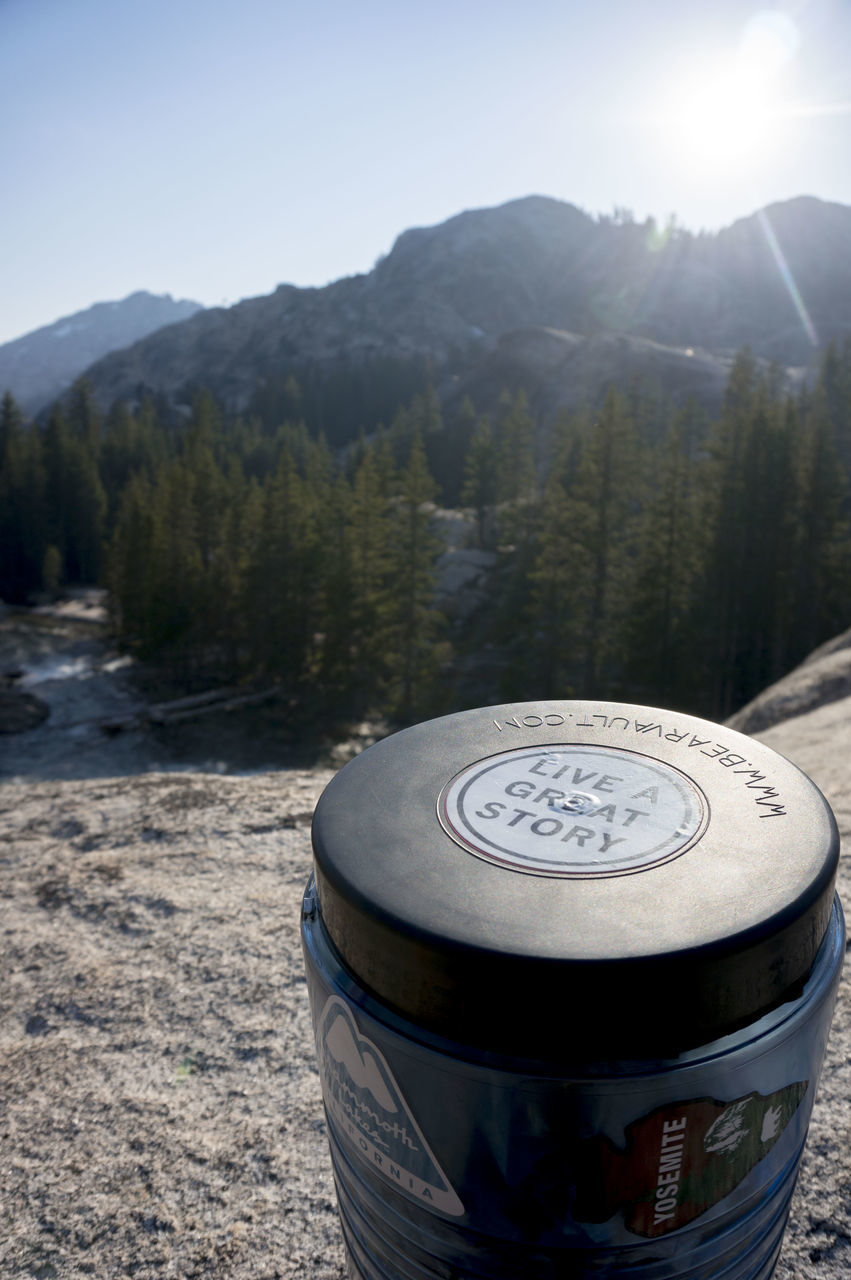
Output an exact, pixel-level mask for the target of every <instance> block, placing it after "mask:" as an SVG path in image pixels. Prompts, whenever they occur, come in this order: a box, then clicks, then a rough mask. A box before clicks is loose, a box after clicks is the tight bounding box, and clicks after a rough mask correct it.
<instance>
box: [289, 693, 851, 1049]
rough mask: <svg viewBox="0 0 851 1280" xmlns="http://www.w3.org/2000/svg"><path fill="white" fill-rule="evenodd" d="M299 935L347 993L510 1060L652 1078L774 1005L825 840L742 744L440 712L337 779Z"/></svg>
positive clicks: (626, 714)
mask: <svg viewBox="0 0 851 1280" xmlns="http://www.w3.org/2000/svg"><path fill="white" fill-rule="evenodd" d="M313 845H314V854H315V860H316V873H317V885H318V892H319V901H320V909H321V914H322V918H323V921H324V924H325V927H326V929H327V931H328V933H329V935H330V938H331V941H332V942H333V944H334V946H335V947H336V949H337V951H338V953H339V955H340V957H341V959H342V960H343V962H344V964H345V965H346V966H347V968H348V969H349V970H350V971H351V972H352V974H353V976H354V977H355V978H356V979H357V980H358V981H359V982H360V983H361V984H362V985H363V986H364V987H365V988H366V990H367V991H368V992H369V993H371V994H372V995H373V996H375V997H377V998H378V999H379V1000H380V1001H382V1002H383V1003H385V1004H386V1005H388V1006H390V1008H391V1009H393V1010H394V1011H396V1012H398V1013H400V1014H402V1015H403V1016H405V1017H406V1018H409V1019H410V1020H411V1021H413V1022H415V1023H417V1024H418V1025H420V1026H422V1027H423V1028H425V1029H426V1030H427V1031H430V1032H433V1033H435V1034H439V1035H443V1036H448V1037H449V1038H451V1039H455V1040H459V1041H462V1042H467V1043H470V1044H474V1045H477V1046H480V1047H484V1048H495V1049H499V1050H501V1051H506V1050H507V1051H511V1052H514V1053H517V1054H518V1055H520V1056H529V1057H538V1056H541V1055H545V1056H550V1055H552V1054H554V1053H558V1054H562V1053H564V1054H567V1055H568V1056H574V1055H575V1054H576V1053H578V1052H583V1051H584V1052H585V1053H592V1054H593V1053H595V1052H599V1053H611V1052H616V1053H618V1055H619V1056H629V1055H630V1054H635V1055H636V1056H638V1055H645V1054H647V1053H650V1054H653V1055H654V1056H669V1055H670V1054H672V1053H676V1052H679V1051H682V1050H684V1049H686V1048H690V1047H693V1046H695V1045H698V1044H701V1043H706V1042H708V1041H711V1040H714V1039H717V1038H719V1037H720V1036H722V1035H725V1034H727V1033H729V1032H732V1031H734V1030H737V1029H738V1028H740V1027H742V1026H743V1025H746V1024H747V1023H749V1022H751V1021H753V1020H754V1019H755V1018H757V1017H759V1016H761V1015H762V1014H764V1013H766V1012H768V1011H769V1010H771V1009H772V1008H774V1007H776V1006H777V1005H779V1004H781V1003H782V1002H784V1001H786V1000H789V999H792V998H795V997H796V996H797V995H798V994H799V993H800V990H801V988H802V986H803V984H804V982H805V981H806V979H807V977H808V976H809V974H810V971H811V969H812V966H813V962H814V959H815V956H816V953H817V951H818V948H819V945H820V943H821V941H822V939H823V937H824V933H825V930H826V928H827V923H828V920H829V916H830V910H831V904H832V898H833V882H834V878H835V873H836V865H837V860H838V852H839V839H838V833H837V829H836V824H835V822H834V819H833V815H832V814H831V812H830V809H829V807H828V805H827V802H826V801H825V799H824V797H823V796H822V795H821V793H820V792H819V791H818V789H817V788H816V787H815V785H814V784H813V783H812V782H811V781H810V780H809V779H808V778H807V777H806V776H805V775H804V774H803V773H802V772H801V771H800V770H799V769H797V768H796V767H795V766H794V765H793V764H791V763H790V762H789V761H788V760H786V759H784V758H783V757H782V756H780V755H778V754H777V753H776V752H774V751H772V750H771V749H770V748H768V747H766V746H764V745H763V744H762V743H759V742H757V741H755V740H753V739H751V738H747V737H744V736H743V735H741V734H738V733H734V732H732V731H730V730H728V729H725V728H723V727H722V726H719V725H715V724H712V723H709V722H707V721H704V720H700V719H697V718H695V717H693V716H685V715H680V714H679V713H674V712H668V711H661V710H657V709H653V708H647V707H640V706H634V705H625V704H619V703H608V702H539V703H523V704H519V705H517V704H512V705H507V706H499V707H490V708H482V709H480V710H476V711H467V712H461V713H459V714H457V715H451V716H446V717H443V718H441V719H438V720H432V721H429V722H427V723H424V724H420V725H417V726H415V727H414V728H411V729H406V730H404V731H403V732H401V733H398V734H395V735H393V736H392V737H390V738H387V739H385V740H384V741H382V742H379V743H377V744H376V745H375V746H374V747H371V748H370V749H369V750H367V751H365V752H364V753H363V754H362V755H361V756H358V757H357V758H356V759H355V760H353V761H352V762H351V763H350V764H348V765H347V766H346V767H345V768H344V769H343V770H341V772H340V773H339V774H338V775H337V776H336V777H335V778H334V779H333V781H332V782H331V783H330V785H329V786H328V787H327V788H326V790H325V792H324V794H323V796H322V798H321V800H320V802H319V805H318V806H317V810H316V814H315V817H314V823H313Z"/></svg>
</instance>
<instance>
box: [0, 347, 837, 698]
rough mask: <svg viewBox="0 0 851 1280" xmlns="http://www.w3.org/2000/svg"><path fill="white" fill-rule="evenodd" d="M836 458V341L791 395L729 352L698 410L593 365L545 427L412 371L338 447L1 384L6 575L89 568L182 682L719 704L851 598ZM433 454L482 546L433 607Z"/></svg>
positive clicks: (405, 694) (122, 617)
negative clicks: (59, 398) (455, 592)
mask: <svg viewBox="0 0 851 1280" xmlns="http://www.w3.org/2000/svg"><path fill="white" fill-rule="evenodd" d="M282 388H283V390H282V392H281V394H282V395H283V396H284V398H285V399H286V401H287V403H288V404H289V405H291V406H296V407H297V405H298V402H299V396H300V391H299V387H298V385H297V384H296V383H295V382H294V381H293V380H292V379H287V380H285V381H284V382H283V383H282ZM264 393H265V394H267V396H268V395H269V394H270V393H269V388H265V389H264ZM258 402H259V393H258ZM660 419H661V420H660ZM332 435H333V433H332ZM849 464H851V344H846V346H845V348H844V349H842V350H837V349H835V348H831V349H829V350H828V352H827V354H826V355H825V357H824V361H823V363H822V367H821V370H820V374H819V377H818V379H817V380H816V383H815V386H814V387H813V388H812V389H810V390H807V391H803V392H801V393H800V394H798V395H790V394H788V393H787V392H786V391H785V390H784V389H783V387H782V384H781V381H780V378H779V376H774V375H773V374H769V375H765V374H764V373H763V372H762V371H761V369H760V367H759V366H757V364H756V362H755V361H754V360H753V358H752V357H751V356H750V354H749V353H748V352H747V351H745V352H743V353H741V354H740V356H739V357H738V359H737V360H736V362H735V364H734V367H733V369H732V372H731V376H730V380H729V385H728V387H727V392H726V396H725V399H724V404H723V408H722V411H721V413H720V415H719V416H718V418H717V419H715V420H712V421H709V420H707V419H706V417H705V415H704V414H703V413H702V412H701V411H700V410H699V409H698V408H697V406H695V405H691V406H687V407H685V408H682V409H680V410H678V411H676V412H674V411H672V410H670V409H665V408H664V407H663V406H660V403H659V400H658V398H656V397H654V398H652V399H650V398H646V397H643V396H642V394H641V393H640V391H638V390H636V389H635V388H632V389H631V390H630V391H629V392H628V393H624V392H622V391H619V390H617V389H615V388H611V389H610V391H609V393H608V395H607V397H606V399H605V402H604V404H603V406H602V408H601V409H600V410H599V411H597V412H595V413H590V412H579V413H573V414H563V415H562V416H561V417H560V418H559V419H558V421H557V422H556V423H555V425H554V426H552V427H547V429H545V424H541V423H538V422H536V421H535V419H534V417H533V415H532V414H531V412H530V410H529V407H528V404H527V402H526V399H525V397H524V396H523V395H522V393H521V394H518V395H516V396H514V397H510V396H508V395H506V396H504V397H503V399H502V401H501V403H500V407H499V410H498V412H497V413H495V414H494V415H493V416H492V418H489V417H487V416H485V415H480V414H477V412H476V410H475V408H474V406H473V405H471V404H470V403H469V401H466V402H465V403H464V404H463V405H462V406H461V407H460V409H459V410H457V411H456V412H455V415H454V417H453V419H452V420H451V421H450V422H448V423H447V422H444V419H443V415H442V413H441V407H440V403H439V401H438V399H437V397H436V395H435V394H434V392H433V391H432V390H431V389H428V388H427V389H426V390H424V391H422V392H418V393H416V394H414V395H413V397H412V398H411V399H410V400H409V401H408V402H407V403H406V404H405V405H404V406H402V407H400V408H399V409H398V411H397V412H396V414H395V416H394V418H393V420H392V422H391V424H390V426H389V428H388V429H387V430H386V431H385V430H379V431H378V432H376V433H374V434H373V435H372V436H370V437H369V438H361V440H360V441H359V442H358V443H357V444H355V445H353V446H349V447H348V448H346V449H345V450H343V451H339V452H336V453H332V451H331V449H330V448H329V446H328V444H327V442H326V439H325V437H324V436H323V435H319V436H318V437H317V436H316V435H315V434H312V433H311V432H309V431H308V429H307V427H306V426H305V425H304V422H303V421H299V420H298V419H297V418H295V417H293V418H288V419H285V420H283V421H282V422H280V423H278V422H277V421H276V419H275V416H274V414H272V413H271V412H269V413H265V414H263V415H261V414H259V413H256V412H255V413H250V414H248V415H246V416H245V417H240V418H236V419H226V418H225V416H224V415H223V413H222V411H221V410H220V408H219V407H218V406H217V404H216V403H215V402H214V400H213V399H212V397H211V396H210V395H209V394H207V393H201V394H200V395H199V396H198V397H197V398H196V400H195V403H194V406H193V409H192V412H191V415H186V416H184V417H181V418H174V417H169V416H167V415H166V414H165V413H163V412H162V411H160V410H158V409H157V407H156V406H155V404H154V403H153V402H144V403H142V404H140V405H138V406H136V407H135V408H132V409H131V408H130V407H128V406H127V405H125V404H117V405H115V406H114V407H113V409H112V411H111V412H110V413H109V414H108V415H106V416H104V415H102V414H101V413H100V412H99V410H98V408H97V406H96V404H95V402H94V400H93V398H92V395H91V392H90V390H89V388H88V386H87V384H86V383H85V382H82V381H81V382H80V383H78V384H76V385H75V387H74V388H73V389H72V391H71V392H70V393H69V395H68V396H67V397H66V399H65V401H64V402H63V403H61V404H58V405H56V406H55V407H54V408H53V410H52V412H51V414H50V416H49V418H48V419H47V421H46V422H45V423H44V424H43V425H37V424H28V423H26V422H25V421H24V420H23V417H22V415H21V413H20V412H19V410H18V408H17V406H16V404H15V402H14V400H13V398H12V397H11V396H10V395H8V394H7V395H6V396H5V397H4V399H3V401H2V406H0V547H2V560H0V596H2V597H3V598H4V599H6V600H8V601H12V602H15V601H25V600H27V599H29V598H31V597H32V595H33V593H37V592H39V591H45V590H46V591H55V590H57V589H59V588H61V586H62V585H63V584H73V583H92V582H101V583H103V584H104V585H106V586H107V587H108V588H109V592H110V595H109V600H110V608H111V614H112V622H113V627H114V630H115V634H116V636H117V638H118V640H119V642H120V643H121V644H122V645H123V646H124V647H125V648H127V649H128V650H130V651H132V652H136V653H138V654H139V655H141V656H144V657H146V658H149V659H154V660H156V661H157V662H158V663H159V664H161V665H162V667H163V668H164V669H166V670H167V671H168V674H169V676H170V677H171V678H172V679H173V680H177V681H178V682H180V683H182V684H184V685H185V686H186V687H187V688H189V687H197V686H199V685H200V684H203V683H210V682H215V681H227V682H233V681H241V680H246V681H247V680H256V679H261V678H262V679H266V680H273V681H279V682H281V683H282V684H283V685H284V686H285V687H286V688H287V689H290V690H292V692H293V693H294V694H297V695H298V696H301V697H303V698H305V699H307V700H308V701H310V700H315V701H316V705H317V706H324V707H328V706H333V707H336V708H338V709H339V710H340V711H341V713H343V714H351V713H363V712H367V711H380V712H385V713H389V714H392V715H394V716H397V717H399V718H400V719H406V718H410V717H412V716H421V715H428V714H432V713H438V712H441V711H444V710H449V709H451V708H452V707H456V706H463V705H469V704H470V703H476V702H482V701H487V700H495V699H503V698H515V697H517V698H531V697H543V696H549V697H566V696H571V697H626V698H629V699H632V700H636V701H646V702H651V703H658V704H663V705H668V706H675V707H679V708H683V709H689V710H694V711H697V712H701V713H703V714H708V715H712V716H715V717H719V718H720V717H724V716H726V715H728V714H729V713H730V712H731V711H733V710H734V709H735V708H736V707H737V706H739V705H741V704H742V703H743V702H745V701H747V700H748V698H750V697H752V696H753V695H754V694H755V693H756V692H757V691H758V690H759V689H761V688H762V687H764V686H765V685H766V684H768V683H769V682H771V681H772V680H774V679H776V678H778V677H779V676H780V675H782V674H783V673H784V672H785V671H787V670H788V669H789V668H790V667H791V666H793V665H795V663H797V662H798V661H800V660H801V659H802V658H803V657H804V656H805V655H806V654H807V653H808V652H810V651H811V650H812V648H814V647H815V645H817V644H818V643H819V642H821V641H822V640H824V639H826V638H828V637H829V636H831V635H833V634H835V633H836V632H837V631H840V630H842V629H843V628H845V627H847V626H849V625H851V603H849V599H850V598H851V597H849V564H850V563H851V533H849V524H848V519H849V511H851V489H849ZM435 470H438V471H439V472H440V473H441V474H446V473H447V472H450V473H452V475H453V489H454V494H457V493H458V492H459V491H460V498H461V502H462V504H463V506H464V508H465V509H466V512H467V515H468V517H469V520H468V523H469V539H468V541H469V543H470V545H471V546H474V547H476V548H478V549H479V550H484V551H488V552H490V556H491V560H492V562H493V569H492V574H491V579H490V586H489V590H488V592H487V595H486V599H485V600H482V601H481V602H480V603H479V604H478V606H477V607H476V608H475V609H473V610H469V609H462V610H453V618H454V620H453V621H452V623H451V624H450V623H449V622H447V620H446V619H445V618H444V617H443V616H442V615H441V614H440V612H439V611H438V609H437V607H436V605H435V585H436V583H437V580H438V576H439V565H438V561H439V557H440V556H441V554H442V552H443V551H444V549H445V548H444V544H443V541H442V539H441V537H440V536H439V535H438V533H437V532H436V529H437V528H438V527H439V522H436V521H435V519H434V518H433V512H434V503H435V501H439V500H440V496H441V495H440V494H439V492H438V489H437V485H436V483H435V480H434V478H433V474H434V471H435ZM454 494H453V495H452V496H454Z"/></svg>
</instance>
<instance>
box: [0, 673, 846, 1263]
mask: <svg viewBox="0 0 851 1280" xmlns="http://www.w3.org/2000/svg"><path fill="white" fill-rule="evenodd" d="M815 665H816V666H817V664H815ZM813 678H814V679H815V678H816V675H814V677H813ZM850 717H851V702H849V701H847V700H843V701H840V702H833V703H829V704H826V705H822V706H820V707H819V708H817V709H816V710H813V711H811V712H808V713H807V714H805V715H803V716H799V717H797V718H795V719H792V720H787V721H785V722H784V723H782V724H776V725H775V726H774V727H773V728H771V729H768V730H766V731H765V732H764V733H763V734H761V735H760V736H762V737H763V738H764V739H765V740H766V741H767V742H769V743H770V744H771V745H772V746H774V747H775V748H776V749H778V750H780V751H782V752H783V753H784V754H786V755H788V756H790V757H791V758H792V759H794V760H796V761H797V762H798V763H800V764H801V765H802V767H804V768H805V769H806V770H807V771H808V772H809V773H810V774H811V775H812V776H813V777H814V778H815V779H816V781H818V782H819V783H820V785H821V786H822V788H823V789H824V790H825V792H826V793H827V795H828V797H829V799H830V800H831V801H832V803H833V805H834V808H835V810H836V812H837V816H838V819H839V822H840V826H841V828H842V830H843V836H844V837H845V838H846V839H847V838H848V836H849V833H851V790H850V789H849V786H848V782H847V778H846V776H845V775H846V762H847V760H848V758H849V753H848V747H849V746H851V742H849V741H848V739H849V735H851V729H849V723H851V718H850ZM47 723H49V721H48V722H46V724H47ZM31 732H32V733H34V734H41V733H42V732H43V727H42V728H37V729H35V730H33V731H31ZM27 736H28V735H27V734H14V735H4V736H3V737H0V751H2V752H3V753H4V756H5V762H4V765H3V768H4V770H5V781H4V783H3V785H0V892H2V898H3V902H2V911H0V938H2V944H0V945H2V953H3V960H4V966H3V969H4V974H5V981H4V983H3V987H2V992H0V1098H2V1106H3V1113H2V1121H1V1122H0V1133H2V1141H0V1152H2V1157H0V1275H2V1276H3V1277H7V1276H8V1277H33V1278H34V1280H49V1278H56V1280H66V1278H70V1277H77V1276H87V1275H91V1276H96V1277H99V1278H102V1280H113V1278H115V1280H119V1278H120V1280H124V1278H125V1277H140V1278H141V1280H148V1278H151V1280H161V1278H162V1280H165V1278H166V1277H173V1278H181V1280H182V1278H184V1277H186V1278H196V1277H197V1278H198V1280H201V1278H202V1277H204V1278H206V1277H211V1278H212V1280H225V1278H227V1280H289V1278H290V1277H292V1278H295V1277H299V1278H300V1280H341V1278H342V1277H343V1275H344V1270H343V1256H342V1249H341V1245H340V1236H339V1228H338V1225H337V1220H336V1211H335V1206H334V1192H333V1185H332V1181H331V1176H330V1169H329V1163H328V1158H327V1151H326V1146H325V1132H324V1120H323V1114H322V1107H321V1102H320V1095H319V1086H318V1080H317V1075H316V1070H315V1066H314V1054H313V1045H312V1038H311V1032H310V1026H309V1013H308V1008H307V998H306V991H305V985H304V981H303V976H302V974H303V970H302V961H301V955H300V948H299V940H298V918H299V906H300V900H301V895H302V892H303V888H304V885H305V882H306V880H307V877H308V874H309V869H310V859H311V854H310V837H309V824H310V815H311V812H312V809H313V806H314V804H315V801H316V799H317V797H318V795H319V793H320V791H321V789H322V787H323V786H324V785H325V783H326V782H327V780H328V779H329V778H330V776H331V770H330V769H328V768H324V767H318V766H317V767H314V768H310V769H305V768H288V769H280V768H278V769H276V770H274V769H273V770H271V771H267V772H261V773H256V774H254V775H251V776H246V775H242V776H232V775H227V774H222V773H219V772H209V771H207V772H205V771H203V770H197V769H196V770H194V771H190V772H185V771H184V772H162V771H149V770H148V769H147V767H146V765H145V759H144V751H143V752H142V754H141V755H140V756H139V757H138V758H137V759H136V760H135V764H134V765H133V767H132V768H130V767H127V768H126V771H125V765H129V764H130V763H132V762H131V761H130V755H131V754H132V753H130V751H129V748H128V759H127V760H126V761H121V762H116V760H115V757H114V756H112V755H111V754H110V753H111V751H112V750H113V749H114V743H110V742H109V740H104V739H103V738H102V737H101V738H100V739H92V740H91V741H88V739H87V742H88V745H87V747H86V751H87V753H88V756H87V760H86V763H85V766H83V765H82V764H80V763H79V762H78V766H77V768H76V769H74V768H72V767H71V766H72V762H73V753H69V752H68V751H66V750H65V749H64V748H63V750H62V751H60V752H59V754H58V756H56V758H53V759H52V763H51V757H50V753H49V752H48V753H47V755H45V754H44V753H42V755H39V753H38V751H36V750H35V749H34V748H27V747H26V746H25V744H24V739H25V738H26V737H27ZM95 741H98V742H99V743H100V746H99V751H100V755H97V754H96V752H95V747H94V745H93V744H94V743H95ZM15 744H17V745H15ZM143 745H144V744H143ZM119 766H120V767H119ZM68 769H71V772H67V770H68ZM110 769H112V772H110ZM841 888H842V890H843V891H844V893H845V896H846V900H847V901H851V885H849V883H848V873H847V870H846V867H845V866H844V865H843V868H842V872H841ZM849 976H851V975H849ZM849 1099H851V999H849V993H848V977H846V979H845V980H844V981H843V987H842V991H841V995H840V1002H839V1007H838V1010H837V1016H836V1021H835V1026H834V1033H833V1037H832V1040H831V1044H830V1047H829V1051H828V1058H827V1062H826V1066H825V1072H824V1077H823V1081H822V1086H821V1091H820V1096H819V1101H818V1104H817V1107H816V1112H815V1116H814V1119H813V1124H812V1127H811V1133H810V1140H809V1144H808V1148H807V1153H806V1156H805V1159H804V1163H803V1167H802V1170H801V1177H800V1183H799V1188H798V1191H797V1192H796V1197H795V1202H794V1207H793V1211H792V1218H791V1222H790V1226H789V1230H788V1232H787V1236H786V1243H785V1247H784V1253H783V1258H782V1260H781V1262H780V1265H779V1267H778V1270H777V1273H776V1274H777V1278H778V1280H827V1278H828V1277H830V1278H835V1280H840V1278H842V1280H847V1277H848V1276H849V1275H851V1194H849V1193H851V1102H849Z"/></svg>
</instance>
